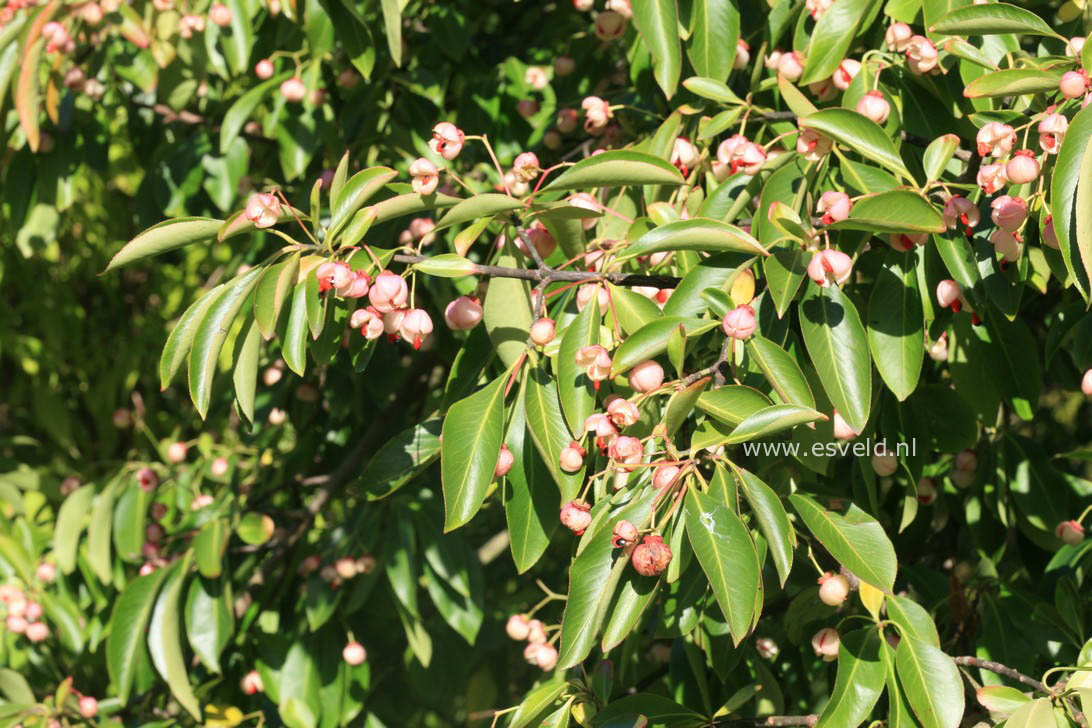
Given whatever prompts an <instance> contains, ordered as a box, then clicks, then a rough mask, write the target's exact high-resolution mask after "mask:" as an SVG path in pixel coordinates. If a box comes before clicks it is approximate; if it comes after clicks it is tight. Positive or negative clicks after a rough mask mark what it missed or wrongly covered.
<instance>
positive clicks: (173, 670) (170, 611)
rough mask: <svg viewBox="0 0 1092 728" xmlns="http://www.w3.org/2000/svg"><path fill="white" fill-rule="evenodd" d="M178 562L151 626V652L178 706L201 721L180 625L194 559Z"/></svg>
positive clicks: (169, 571)
mask: <svg viewBox="0 0 1092 728" xmlns="http://www.w3.org/2000/svg"><path fill="white" fill-rule="evenodd" d="M177 563H178V566H176V567H173V568H168V569H165V571H167V572H168V573H167V577H166V580H165V581H164V582H163V589H162V590H161V591H160V593H159V597H158V598H157V599H156V602H155V609H154V610H153V611H152V619H151V622H150V623H149V624H148V652H149V653H150V654H151V656H152V664H154V665H155V668H156V670H157V671H158V672H159V674H160V675H161V676H162V677H163V679H164V680H166V681H167V686H168V687H169V688H170V689H171V694H172V695H173V696H174V698H175V700H177V701H178V704H179V705H181V706H182V707H183V708H185V709H186V710H187V712H189V714H190V715H192V716H193V717H194V718H195V719H197V720H198V721H200V720H201V706H200V704H199V703H198V702H197V696H196V695H194V693H193V688H192V687H191V686H190V680H189V671H188V670H187V669H186V663H185V660H184V659H183V657H182V642H181V639H180V635H179V624H180V623H181V621H182V614H181V610H180V607H179V601H180V598H181V594H182V587H183V585H184V584H185V581H186V576H187V572H188V571H189V565H190V560H189V558H185V559H182V560H181V561H180V562H177Z"/></svg>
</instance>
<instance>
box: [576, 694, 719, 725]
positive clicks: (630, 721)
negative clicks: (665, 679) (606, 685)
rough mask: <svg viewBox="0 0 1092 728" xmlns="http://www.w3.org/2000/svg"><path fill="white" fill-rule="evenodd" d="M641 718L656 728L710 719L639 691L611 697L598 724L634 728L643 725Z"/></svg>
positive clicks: (596, 721) (702, 723)
mask: <svg viewBox="0 0 1092 728" xmlns="http://www.w3.org/2000/svg"><path fill="white" fill-rule="evenodd" d="M641 721H647V724H648V725H649V726H655V727H656V728H661V727H662V726H670V728H697V726H705V725H708V724H709V722H710V721H708V720H707V719H706V718H704V717H702V715H701V714H700V713H695V712H694V711H693V710H691V709H690V708H687V707H684V706H682V705H679V704H678V703H676V702H675V701H673V700H671V699H670V698H665V697H663V696H662V695H656V694H654V693H637V694H636V695H627V696H626V697H624V698H622V699H620V700H612V701H611V703H610V705H608V706H606V707H605V708H603V709H602V710H600V711H599V713H598V714H597V715H596V716H595V725H596V726H601V727H602V728H631V727H632V726H639V725H641Z"/></svg>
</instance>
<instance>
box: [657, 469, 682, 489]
mask: <svg viewBox="0 0 1092 728" xmlns="http://www.w3.org/2000/svg"><path fill="white" fill-rule="evenodd" d="M679 472H680V469H679V466H678V465H661V466H659V467H658V468H656V472H654V473H653V474H652V487H654V488H655V489H656V490H663V489H664V488H667V487H670V486H671V485H673V484H674V483H675V481H676V480H677V479H678V477H679Z"/></svg>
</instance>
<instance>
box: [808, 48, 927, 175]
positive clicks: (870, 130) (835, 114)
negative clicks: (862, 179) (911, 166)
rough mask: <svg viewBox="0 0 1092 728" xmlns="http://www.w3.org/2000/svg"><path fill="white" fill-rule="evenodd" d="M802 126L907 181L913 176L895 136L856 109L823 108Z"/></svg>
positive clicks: (809, 116) (810, 116)
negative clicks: (894, 139) (899, 149)
mask: <svg viewBox="0 0 1092 728" xmlns="http://www.w3.org/2000/svg"><path fill="white" fill-rule="evenodd" d="M839 62H841V61H840V60H839ZM800 126H801V127H804V128H807V129H814V130H815V131H817V132H819V133H821V134H824V135H826V136H828V137H830V138H831V139H833V140H834V141H836V142H838V143H839V144H843V145H845V146H847V147H849V148H850V149H852V150H853V151H855V152H857V153H858V154H860V155H861V156H862V157H864V158H865V159H870V160H872V161H873V162H876V163H877V164H879V165H880V166H882V167H886V168H887V169H889V170H891V171H892V172H894V173H895V174H898V175H901V176H902V177H905V178H906V179H907V180H912V179H913V177H912V176H911V174H910V172H909V170H907V169H906V165H904V164H903V162H902V158H901V157H900V156H899V152H898V150H897V149H896V148H895V143H894V142H892V141H891V137H889V136H887V133H886V132H884V130H883V128H882V127H881V126H880V125H879V124H877V123H876V122H874V121H872V120H871V119H869V118H867V117H866V116H863V115H861V114H858V113H857V112H856V111H851V110H849V109H840V108H830V109H822V110H820V111H816V112H815V113H814V114H808V115H807V116H806V117H804V118H802V119H800Z"/></svg>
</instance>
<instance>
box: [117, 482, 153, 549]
mask: <svg viewBox="0 0 1092 728" xmlns="http://www.w3.org/2000/svg"><path fill="white" fill-rule="evenodd" d="M149 500H150V495H149V493H148V492H147V491H145V490H144V489H143V488H141V487H140V486H139V485H138V484H136V483H129V484H128V485H127V486H126V487H125V489H124V490H123V491H122V493H121V496H120V497H119V498H118V503H117V506H115V508H114V528H113V535H114V548H115V549H116V550H117V553H118V556H119V557H120V558H121V559H122V560H124V561H127V562H129V563H131V564H139V563H141V562H142V561H143V558H142V557H141V555H140V547H141V546H142V545H143V544H144V524H145V522H146V514H147V512H148V503H149Z"/></svg>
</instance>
